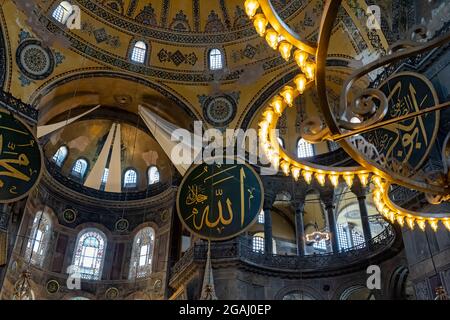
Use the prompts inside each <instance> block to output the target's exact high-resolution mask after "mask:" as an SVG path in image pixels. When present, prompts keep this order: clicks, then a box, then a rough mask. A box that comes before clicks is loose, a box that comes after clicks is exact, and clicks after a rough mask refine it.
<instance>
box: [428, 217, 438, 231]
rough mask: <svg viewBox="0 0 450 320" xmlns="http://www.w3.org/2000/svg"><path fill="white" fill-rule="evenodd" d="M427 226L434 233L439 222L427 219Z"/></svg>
mask: <svg viewBox="0 0 450 320" xmlns="http://www.w3.org/2000/svg"><path fill="white" fill-rule="evenodd" d="M427 221H428V224H429V225H430V227H431V229H433V231H434V232H436V231H437V229H438V223H439V221H438V220H437V219H428V220H427Z"/></svg>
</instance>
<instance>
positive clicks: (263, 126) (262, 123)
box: [258, 120, 269, 133]
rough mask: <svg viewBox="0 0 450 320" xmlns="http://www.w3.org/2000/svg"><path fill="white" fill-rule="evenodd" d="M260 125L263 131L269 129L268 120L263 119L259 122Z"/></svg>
mask: <svg viewBox="0 0 450 320" xmlns="http://www.w3.org/2000/svg"><path fill="white" fill-rule="evenodd" d="M258 125H259V127H260V128H261V131H262V133H265V132H267V130H269V122H268V121H267V120H263V121H261V122H260V123H258Z"/></svg>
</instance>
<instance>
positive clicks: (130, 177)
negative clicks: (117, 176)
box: [123, 169, 137, 188]
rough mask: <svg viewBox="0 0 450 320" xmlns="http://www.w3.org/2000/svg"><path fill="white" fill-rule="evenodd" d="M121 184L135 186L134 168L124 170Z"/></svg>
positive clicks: (135, 175)
mask: <svg viewBox="0 0 450 320" xmlns="http://www.w3.org/2000/svg"><path fill="white" fill-rule="evenodd" d="M123 186H124V187H125V188H135V187H136V186H137V173H136V170H133V169H128V170H127V171H125V175H124V178H123Z"/></svg>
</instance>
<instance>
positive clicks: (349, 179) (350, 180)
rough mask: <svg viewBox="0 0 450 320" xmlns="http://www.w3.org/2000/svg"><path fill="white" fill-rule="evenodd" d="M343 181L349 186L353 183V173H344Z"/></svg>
mask: <svg viewBox="0 0 450 320" xmlns="http://www.w3.org/2000/svg"><path fill="white" fill-rule="evenodd" d="M343 178H344V180H345V183H346V184H347V186H348V187H349V188H350V187H351V186H352V185H353V174H344V176H343Z"/></svg>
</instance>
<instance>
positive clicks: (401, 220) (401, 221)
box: [397, 215, 405, 227]
mask: <svg viewBox="0 0 450 320" xmlns="http://www.w3.org/2000/svg"><path fill="white" fill-rule="evenodd" d="M397 223H398V224H399V225H400V226H401V227H403V226H404V225H405V217H404V216H401V215H397Z"/></svg>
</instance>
